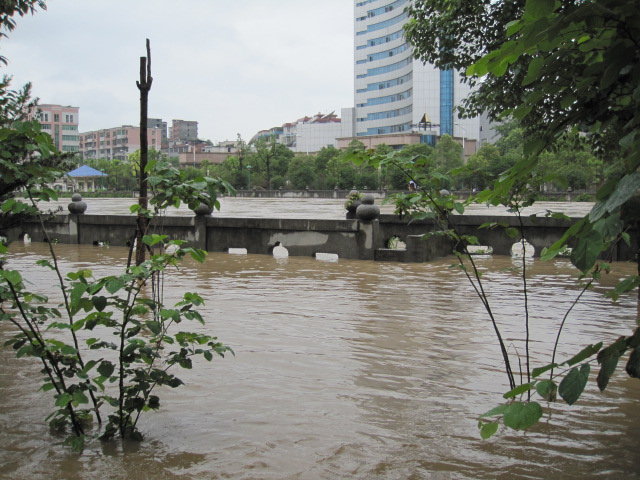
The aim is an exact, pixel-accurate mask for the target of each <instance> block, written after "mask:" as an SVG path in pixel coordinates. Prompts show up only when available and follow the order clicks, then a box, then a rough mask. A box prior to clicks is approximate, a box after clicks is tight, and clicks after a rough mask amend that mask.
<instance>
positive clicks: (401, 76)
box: [354, 0, 487, 155]
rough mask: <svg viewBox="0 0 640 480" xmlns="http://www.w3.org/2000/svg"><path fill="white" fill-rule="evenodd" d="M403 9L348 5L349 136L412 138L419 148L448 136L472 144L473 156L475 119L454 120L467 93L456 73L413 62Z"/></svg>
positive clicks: (397, 4) (403, 2)
mask: <svg viewBox="0 0 640 480" xmlns="http://www.w3.org/2000/svg"><path fill="white" fill-rule="evenodd" d="M409 3H410V0H355V2H354V4H355V32H354V37H355V45H354V52H355V82H354V90H355V98H354V101H355V122H354V123H355V136H357V137H367V136H373V135H389V134H401V135H406V134H414V135H413V136H414V137H415V136H416V135H420V136H421V138H420V141H421V142H423V143H434V142H435V139H436V136H439V135H445V134H448V135H452V136H454V137H456V138H458V139H461V140H462V143H463V144H464V143H465V140H475V142H469V143H473V150H475V147H476V145H479V140H480V139H481V137H482V128H481V122H480V118H473V119H459V118H457V116H456V115H455V114H454V107H455V106H456V105H458V104H459V103H460V101H461V100H462V99H463V98H465V97H466V96H467V95H468V94H469V91H470V89H469V87H468V85H466V84H464V83H462V82H461V78H460V75H459V73H458V72H456V71H453V70H439V69H437V68H435V67H434V66H432V65H424V64H423V63H422V62H421V61H419V60H415V59H414V58H413V56H412V49H411V46H410V45H409V44H408V43H407V41H406V40H405V38H404V34H403V26H404V24H405V23H406V22H407V20H408V16H407V13H405V7H407V6H408V5H409ZM484 128H487V127H486V126H485V127H484ZM363 140H365V139H364V138H363ZM414 141H415V140H414ZM476 142H477V143H476ZM465 147H467V146H466V145H465ZM469 147H471V145H469ZM469 153H471V152H469V150H468V147H467V148H465V154H467V155H468V154H469Z"/></svg>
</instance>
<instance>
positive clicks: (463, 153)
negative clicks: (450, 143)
mask: <svg viewBox="0 0 640 480" xmlns="http://www.w3.org/2000/svg"><path fill="white" fill-rule="evenodd" d="M454 125H456V126H458V127H460V128H461V129H462V160H465V159H466V151H465V148H464V137H465V136H466V135H467V130H466V129H465V128H464V127H463V126H462V124H461V123H454Z"/></svg>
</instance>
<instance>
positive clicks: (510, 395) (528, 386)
mask: <svg viewBox="0 0 640 480" xmlns="http://www.w3.org/2000/svg"><path fill="white" fill-rule="evenodd" d="M532 388H533V384H532V383H524V384H522V385H518V386H517V387H515V388H514V389H512V390H510V391H508V392H507V393H505V394H504V395H503V397H504V398H514V397H517V396H518V395H520V394H522V393H524V392H528V391H529V390H531V389H532Z"/></svg>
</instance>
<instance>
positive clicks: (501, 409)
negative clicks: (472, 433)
mask: <svg viewBox="0 0 640 480" xmlns="http://www.w3.org/2000/svg"><path fill="white" fill-rule="evenodd" d="M508 408H509V404H508V403H505V404H503V405H498V406H497V407H494V408H492V409H491V410H489V411H488V412H485V413H483V414H482V415H480V418H482V417H493V416H494V415H502V414H504V412H505V411H506V410H507V409H508Z"/></svg>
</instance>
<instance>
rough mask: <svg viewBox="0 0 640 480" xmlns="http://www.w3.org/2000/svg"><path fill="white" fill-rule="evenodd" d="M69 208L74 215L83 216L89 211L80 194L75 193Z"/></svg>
mask: <svg viewBox="0 0 640 480" xmlns="http://www.w3.org/2000/svg"><path fill="white" fill-rule="evenodd" d="M67 208H68V209H69V212H70V213H72V214H74V215H82V214H83V213H84V212H85V211H86V210H87V204H86V203H85V202H83V201H82V196H81V195H80V194H79V193H74V194H73V195H72V196H71V203H70V204H69V205H67Z"/></svg>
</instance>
